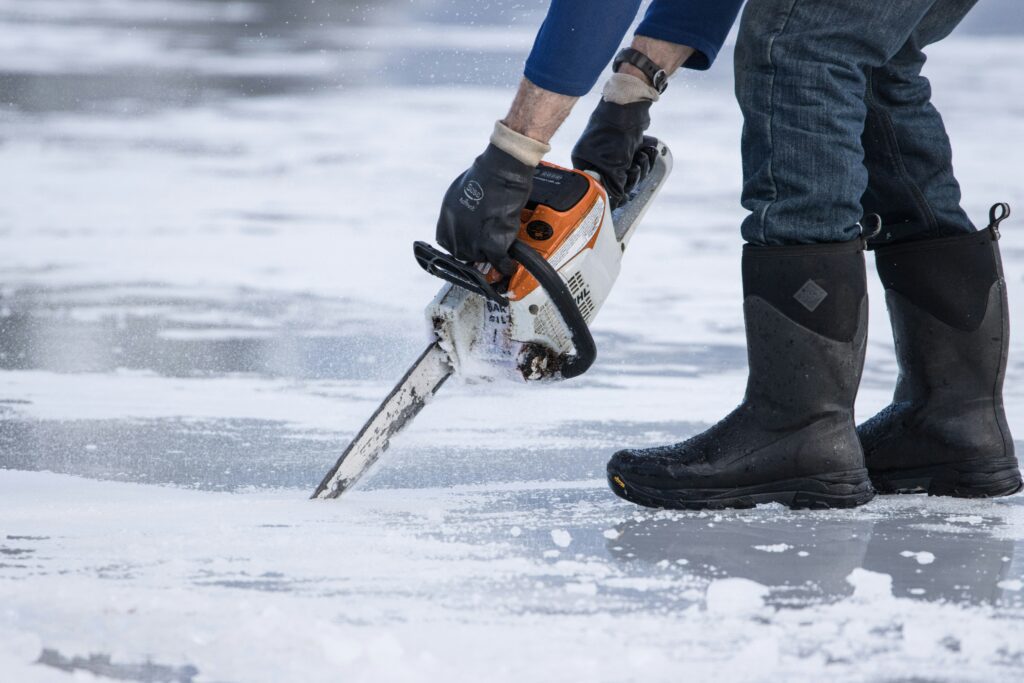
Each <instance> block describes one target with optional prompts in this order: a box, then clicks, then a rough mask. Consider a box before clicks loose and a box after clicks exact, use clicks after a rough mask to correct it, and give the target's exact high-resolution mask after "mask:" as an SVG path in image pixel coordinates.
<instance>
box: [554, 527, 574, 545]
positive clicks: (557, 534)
mask: <svg viewBox="0 0 1024 683" xmlns="http://www.w3.org/2000/svg"><path fill="white" fill-rule="evenodd" d="M551 541H552V542H553V543H554V544H555V545H557V546H558V547H559V548H568V547H569V545H570V544H571V543H572V534H570V533H569V532H568V531H566V530H565V529H552V530H551Z"/></svg>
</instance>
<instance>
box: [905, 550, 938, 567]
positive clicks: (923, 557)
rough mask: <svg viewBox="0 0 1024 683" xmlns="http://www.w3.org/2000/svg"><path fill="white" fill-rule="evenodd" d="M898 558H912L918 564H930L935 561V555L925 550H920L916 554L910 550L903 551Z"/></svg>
mask: <svg viewBox="0 0 1024 683" xmlns="http://www.w3.org/2000/svg"><path fill="white" fill-rule="evenodd" d="M900 557H912V558H914V559H915V560H917V563H918V564H931V563H932V562H934V561H935V555H934V554H933V553H930V552H928V551H927V550H922V551H920V552H916V553H915V552H913V551H911V550H904V551H903V552H901V553H900Z"/></svg>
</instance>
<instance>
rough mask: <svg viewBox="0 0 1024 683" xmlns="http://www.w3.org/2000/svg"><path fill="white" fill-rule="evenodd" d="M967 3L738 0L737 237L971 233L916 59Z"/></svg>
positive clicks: (839, 238) (887, 237)
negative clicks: (742, 5) (868, 226)
mask: <svg viewBox="0 0 1024 683" xmlns="http://www.w3.org/2000/svg"><path fill="white" fill-rule="evenodd" d="M976 3H977V0H749V2H748V3H747V7H746V9H745V10H744V12H743V19H742V21H741V24H740V33H739V40H738V42H737V45H736V97H737V99H738V100H739V103H740V108H741V109H742V110H743V117H744V125H743V206H744V207H745V208H746V209H748V210H749V211H750V212H751V213H750V215H749V216H748V217H747V218H746V220H745V221H744V222H743V228H742V232H743V238H744V239H745V240H746V241H747V242H750V243H752V244H757V245H785V244H807V243H820V242H845V241H848V240H852V239H855V238H857V237H858V236H859V235H860V232H861V228H860V225H859V223H860V221H861V219H862V217H863V216H864V215H865V214H869V213H877V214H879V215H880V216H881V217H882V220H883V230H882V233H881V235H880V236H879V239H880V240H882V241H889V242H891V241H901V240H906V239H921V238H927V237H939V236H945V235H951V234H958V233H963V232H970V231H973V230H974V229H975V228H974V226H973V225H972V224H971V221H970V220H969V219H968V218H967V215H966V214H965V213H964V211H963V209H962V208H961V207H960V186H959V184H958V183H957V181H956V178H955V177H954V175H953V166H952V152H951V150H950V146H949V137H948V136H947V135H946V130H945V127H944V126H943V123H942V118H941V117H940V116H939V113H938V111H936V109H935V107H933V106H932V104H931V86H930V84H929V83H928V79H926V78H925V77H924V76H922V75H921V67H922V66H923V65H924V61H925V55H924V53H923V52H922V49H923V48H924V47H925V46H927V45H929V44H931V43H934V42H936V41H939V40H941V39H942V38H945V37H946V36H947V35H949V34H950V32H951V31H952V30H953V29H954V28H955V27H956V26H957V24H959V23H960V21H961V20H962V19H963V18H964V16H965V15H966V14H967V12H969V11H970V10H971V8H972V7H973V6H974V5H975V4H976Z"/></svg>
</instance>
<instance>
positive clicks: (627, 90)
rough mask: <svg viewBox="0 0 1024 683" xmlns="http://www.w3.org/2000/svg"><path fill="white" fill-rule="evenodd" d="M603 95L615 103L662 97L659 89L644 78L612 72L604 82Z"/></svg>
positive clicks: (644, 100) (649, 100)
mask: <svg viewBox="0 0 1024 683" xmlns="http://www.w3.org/2000/svg"><path fill="white" fill-rule="evenodd" d="M601 97H602V99H604V101H605V102H613V103H614V104H633V103H634V102H657V101H658V98H659V97H661V95H660V93H659V92H658V91H657V89H655V88H653V87H651V86H649V85H647V83H645V82H644V81H643V79H640V78H637V77H636V76H633V75H631V74H622V73H617V74H612V75H611V78H609V79H608V80H607V81H606V82H605V84H604V90H603V91H602V92H601Z"/></svg>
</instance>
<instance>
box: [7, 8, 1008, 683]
mask: <svg viewBox="0 0 1024 683" xmlns="http://www.w3.org/2000/svg"><path fill="white" fill-rule="evenodd" d="M370 4H372V5H373V7H370V6H369V5H370ZM370 4H366V3H362V4H360V5H359V7H356V5H349V4H345V3H323V2H318V3H313V4H310V3H308V2H305V1H302V2H298V1H296V2H291V1H289V0H280V2H275V3H269V2H228V3H224V2H203V1H201V0H189V1H187V2H180V3H178V2H175V3H171V2H167V1H166V0H131V1H129V0H102V1H101V2H83V1H82V0H65V1H62V2H57V1H56V0H46V1H45V2H44V1H42V0H40V1H38V2H32V3H26V2H15V1H12V0H0V36H2V37H3V40H0V70H2V71H0V78H2V79H4V82H10V83H11V84H13V86H12V87H10V88H7V89H6V90H5V92H7V93H8V99H9V100H10V104H9V105H7V104H6V103H5V107H4V109H3V111H2V112H0V140H2V144H0V175H2V179H3V182H4V189H5V196H6V197H7V198H8V199H9V201H6V202H4V203H3V204H2V206H0V282H2V283H3V284H2V285H0V368H2V370H0V673H2V675H0V678H2V679H3V680H4V681H6V680H13V681H19V682H20V681H26V682H28V683H32V682H34V681H64V680H109V679H110V678H111V676H109V675H106V674H104V676H103V677H100V676H98V675H97V676H94V675H93V674H92V673H89V672H90V671H91V670H93V669H97V667H99V668H102V667H104V666H106V667H107V670H108V671H112V672H113V673H115V674H124V673H125V672H129V671H132V670H134V669H133V668H132V667H143V666H146V665H147V663H148V665H149V666H152V667H158V669H159V671H162V672H172V673H173V675H176V676H178V677H179V678H186V679H187V677H191V678H192V679H193V680H194V681H195V683H201V682H202V681H257V682H258V681H282V680H301V681H321V680H322V681H334V680H339V679H344V680H346V681H355V682H358V681H373V682H378V681H403V682H404V681H436V680H446V681H453V682H455V683H457V682H459V681H481V680H484V681H493V682H495V683H502V682H504V681H524V680H529V681H548V680H551V681H555V680H557V681H566V680H572V681H575V680H588V681H595V682H600V681H614V682H616V683H619V682H622V681H631V680H643V681H678V680H682V679H686V680H695V681H704V680H722V679H730V678H732V679H741V680H747V681H778V680H818V679H821V678H828V679H830V680H835V681H839V682H843V681H863V680H901V679H902V680H907V679H929V680H931V679H936V680H957V681H986V682H988V681H1003V680H1005V681H1016V680H1020V679H1021V678H1022V676H1024V589H1022V585H1024V583H1022V582H1024V497H1021V496H1017V497H1013V498H1010V499H1003V500H992V501H989V500H949V499H936V498H925V497H913V496H906V497H887V498H880V499H877V500H876V501H874V502H872V503H871V504H870V505H868V506H866V507H864V508H860V509H857V510H852V511H845V510H844V511H823V512H801V513H793V512H790V511H788V510H786V509H784V508H782V507H780V506H761V507H758V508H757V509H755V510H749V511H728V512H720V513H688V512H685V513H684V512H678V513H677V512H664V511H648V510H642V509H639V508H636V507H634V506H631V505H629V504H626V503H624V502H622V501H620V500H618V499H617V498H615V497H614V496H612V495H611V493H610V492H609V491H608V490H607V487H606V484H605V482H604V464H605V462H606V461H607V458H608V456H609V455H610V454H611V453H612V452H613V451H614V450H616V449H618V448H621V447H623V446H624V445H631V446H633V445H635V446H644V445H654V444H659V443H665V442H668V441H672V440H678V439H681V438H685V437H686V436H688V435H690V434H693V433H695V432H696V431H698V430H700V429H702V428H703V427H704V426H706V424H708V423H711V422H714V421H716V420H717V419H719V418H720V417H721V416H722V415H723V414H725V413H726V412H727V411H728V410H730V409H731V408H732V407H733V405H735V402H736V401H737V400H738V399H739V398H740V397H741V395H742V392H743V385H744V380H745V376H746V369H745V352H744V348H743V335H742V317H741V308H740V296H741V289H740V282H739V277H738V275H739V254H740V249H739V246H740V245H739V237H738V230H737V225H738V223H739V221H740V220H741V219H742V216H743V211H742V208H741V207H740V206H739V203H738V190H739V178H740V168H739V155H738V151H737V143H738V139H739V133H740V119H739V115H738V112H737V110H736V105H735V102H734V101H733V97H732V93H731V83H730V80H729V68H730V64H729V63H728V55H727V54H724V55H723V57H722V62H721V63H720V64H719V65H718V66H717V67H716V69H715V70H713V71H712V72H710V73H708V74H706V75H704V74H685V75H683V76H680V77H679V78H677V79H676V80H675V81H674V82H673V87H672V89H671V90H670V91H669V93H668V94H667V95H666V97H665V98H664V99H663V100H662V101H661V102H659V104H658V109H657V112H656V117H655V127H654V132H656V133H660V134H664V136H665V137H666V138H668V142H669V144H670V145H671V146H672V149H673V153H674V156H675V159H676V168H675V171H674V174H673V176H672V177H671V178H670V180H669V182H668V183H667V185H666V187H665V189H664V191H663V193H662V194H661V196H660V197H659V199H658V201H657V202H656V203H655V204H654V206H652V208H651V211H650V213H649V215H648V217H647V219H646V220H645V222H644V224H643V225H642V226H641V228H640V229H639V232H638V235H637V239H635V240H633V241H632V242H631V244H630V248H629V251H628V252H627V253H626V255H625V257H624V261H623V271H622V274H621V276H620V279H619V281H618V284H617V286H616V288H615V290H614V292H613V293H612V295H611V297H610V298H609V300H608V301H607V302H606V304H605V306H604V308H603V309H602V311H601V315H600V316H599V318H598V319H597V321H596V323H595V326H594V332H595V335H596V337H597V341H598V346H599V359H598V362H597V364H596V366H595V367H594V368H593V369H592V370H591V371H589V372H588V373H587V374H586V375H585V376H584V377H582V378H580V379H579V380H576V381H573V382H567V383H563V384H552V385H545V386H539V387H522V386H514V385H509V384H503V383H492V384H485V385H476V386H467V385H464V384H459V383H456V382H451V383H450V384H449V385H446V386H445V387H444V389H443V391H442V392H441V393H439V395H438V396H437V398H436V400H434V401H432V402H431V404H430V405H429V406H428V407H427V408H426V409H425V410H424V412H423V414H421V415H420V416H419V417H418V418H417V419H416V421H415V423H414V424H413V426H412V427H411V428H410V429H409V430H408V431H407V432H406V433H404V434H403V435H402V436H401V437H399V438H397V439H395V442H394V444H393V447H392V450H391V451H390V452H389V453H388V455H387V456H386V458H385V459H384V460H383V461H382V462H381V464H380V466H379V467H378V469H377V470H376V471H375V472H374V473H372V476H371V477H369V478H368V479H367V480H366V481H365V482H364V483H363V484H362V485H361V486H360V487H359V488H358V489H357V490H355V491H353V492H351V493H349V494H346V495H345V497H344V498H343V499H341V500H339V501H330V502H326V501H317V502H312V501H309V500H307V497H308V495H309V494H310V493H311V491H312V488H313V486H314V485H315V483H316V481H317V480H318V479H319V477H320V476H322V474H323V472H324V471H325V469H326V467H327V466H328V465H329V464H330V463H331V462H332V461H333V459H334V458H335V457H336V456H337V454H338V453H339V452H340V450H341V448H343V447H344V445H345V444H346V443H347V441H348V440H349V439H350V438H351V437H352V435H353V433H354V432H355V430H357V429H358V428H359V427H360V426H361V425H362V423H363V422H364V421H365V420H366V418H367V417H368V416H369V415H370V413H371V412H372V411H373V409H374V408H375V407H376V405H377V404H378V402H379V400H380V399H381V398H382V397H383V396H384V395H385V394H386V393H387V391H388V390H389V389H390V388H391V386H392V385H393V383H394V381H395V380H396V379H397V378H398V377H399V376H400V375H401V373H402V372H403V371H404V370H405V369H406V367H408V365H409V363H410V362H411V361H412V360H413V359H414V358H415V357H416V356H417V354H418V353H419V352H420V351H421V350H422V348H423V346H424V343H425V339H426V333H425V330H424V323H423V311H422V309H423V306H424V305H425V304H426V303H427V302H428V301H429V300H430V298H431V297H432V296H433V295H434V293H435V292H436V291H437V288H438V283H437V281H436V280H434V279H432V278H430V277H429V276H427V275H425V274H424V273H422V271H420V270H419V269H418V268H417V267H416V266H415V265H414V264H413V263H412V259H411V255H410V253H409V251H410V250H409V245H410V242H411V241H412V240H414V239H425V238H427V239H429V238H430V237H431V234H432V230H433V222H434V220H435V218H436V210H437V202H438V201H439V198H440V196H441V194H442V193H443V191H444V189H445V188H446V187H447V185H448V183H449V182H450V181H451V178H452V177H453V176H454V175H455V174H456V173H458V172H459V171H461V170H462V167H463V166H464V165H465V163H467V162H468V160H469V159H471V158H472V157H473V156H475V155H476V154H478V153H479V151H480V148H481V146H482V144H483V143H482V141H483V140H485V139H486V136H487V135H488V133H489V130H490V127H491V125H492V122H493V120H494V119H496V118H498V117H499V116H501V115H502V113H503V112H504V107H506V106H507V100H508V96H509V90H508V85H510V84H511V83H513V82H514V80H515V78H516V76H517V74H518V68H519V64H521V59H522V55H523V52H524V51H525V50H526V49H527V48H528V45H529V40H530V37H531V36H532V31H533V27H534V26H535V22H534V19H535V18H536V15H537V12H538V11H542V10H543V4H544V3H543V2H541V1H540V0H538V1H537V2H533V3H526V5H528V7H526V8H525V9H522V10H520V8H518V7H517V8H516V9H515V11H512V10H509V11H508V12H506V14H505V15H503V16H498V15H494V16H492V17H491V19H492V21H493V23H490V24H487V25H486V26H482V25H480V24H479V23H472V22H475V21H476V20H475V19H466V17H476V16H478V13H485V14H486V13H487V12H489V11H491V10H488V9H481V7H482V5H481V4H480V3H477V2H474V1H472V0H445V2H443V3H389V2H381V3H370ZM493 11H495V12H497V11H499V10H493ZM501 11H504V10H501ZM330 12H334V13H335V18H333V19H332V18H331V17H328V16H327V13H330ZM431 12H437V13H441V14H442V15H444V18H446V19H447V22H445V21H440V20H435V18H431V17H433V16H434V15H432V14H431ZM445 12H453V13H456V14H458V13H461V15H459V16H455V15H445V14H444V13H445ZM362 13H365V14H366V16H367V18H365V20H364V19H361V18H360V19H358V20H356V18H354V17H356V15H359V16H360V17H361V16H362ZM510 14H514V15H515V17H514V20H513V19H512V18H509V15H510ZM302 17H307V18H306V19H305V20H304V19H302ZM337 17H342V18H341V19H338V18H337ZM284 21H287V22H288V23H287V27H291V28H287V27H286V26H285V24H284ZM510 21H512V23H514V24H515V25H514V26H513V28H511V29H509V28H508V27H507V24H508V23H509V22H510ZM530 22H533V23H530ZM183 27H184V28H183ZM183 33H184V34H187V35H189V36H190V38H189V40H182V39H181V36H182V35H183ZM257 36H261V37H257ZM726 52H727V51H726ZM1022 58H1024V46H1022V43H1021V41H1020V39H1019V37H1005V36H1003V37H986V38H984V39H982V38H978V37H973V36H961V37H954V38H953V39H950V40H949V41H948V42H946V43H943V44H942V45H941V46H938V47H936V48H935V49H934V50H932V52H931V54H930V59H929V63H928V67H927V71H928V73H929V74H930V75H932V76H933V80H934V83H935V92H936V101H937V103H938V105H939V107H940V109H941V110H942V111H943V114H944V117H945V120H946V121H947V123H948V125H949V128H950V131H951V134H952V136H953V139H954V142H955V145H956V160H957V171H958V175H959V177H960V178H961V181H962V183H963V186H964V202H965V206H966V208H967V209H968V210H969V211H970V213H971V215H972V216H975V217H976V220H978V221H982V220H983V219H984V216H985V215H987V208H988V205H989V203H991V202H993V201H996V200H1005V201H1009V202H1010V203H1011V204H1014V205H1015V206H1018V207H1019V206H1024V194H1022V190H1021V187H1020V183H1019V174H1015V173H1013V172H1012V171H1013V168H1014V167H1013V166H1012V164H1013V163H1015V162H1014V156H1013V154H1010V153H1009V152H1010V151H1011V148H1012V147H1011V146H1010V144H1009V143H1010V142H1012V141H1015V140H1019V139H1021V137H1022V136H1024V113H1022V112H1024V88H1021V87H1014V85H1015V84H1019V83H1020V70H1019V66H1018V65H1019V63H1020V61H1021V59H1022ZM460 60H462V61H460ZM453 63H454V64H462V65H464V66H465V65H468V68H466V69H464V70H463V71H461V72H459V73H457V74H454V75H452V74H447V75H446V73H445V72H447V71H451V69H449V68H447V65H448V64H453ZM432 72H436V73H432ZM112 95H113V96H112ZM594 101H595V99H594V97H590V98H587V99H585V100H584V101H583V102H582V103H581V104H580V106H579V108H578V109H577V111H576V112H575V113H574V114H573V116H572V117H571V118H570V120H569V122H568V123H567V124H566V128H565V131H564V132H563V133H560V134H559V135H558V136H557V137H556V138H555V140H554V149H553V152H552V155H551V158H552V159H554V160H562V161H565V160H567V159H568V157H569V150H570V148H571V146H572V142H573V139H574V137H575V135H576V134H577V133H578V132H579V131H580V130H581V129H582V127H583V125H584V123H585V121H586V117H587V115H588V113H589V109H590V108H591V107H592V105H593V104H594ZM979 102H985V103H989V105H988V106H985V107H984V111H982V112H980V113H979V108H978V103H979ZM993 103H995V104H993ZM1016 226H1017V224H1016V223H1015V222H1014V219H1011V220H1010V221H1008V222H1007V223H1006V224H1005V225H1004V228H1005V229H1004V232H1003V234H1004V237H1003V239H1002V242H1001V248H1002V249H1003V253H1004V256H1005V258H1006V277H1007V281H1008V283H1009V288H1010V301H1011V317H1012V318H1013V321H1012V322H1011V327H1013V328H1014V329H1020V327H1021V326H1020V325H1019V324H1018V323H1019V322H1020V320H1019V318H1020V315H1021V311H1022V309H1021V303H1020V302H1021V301H1024V298H1021V297H1020V296H1017V295H1015V292H1017V293H1018V294H1019V293H1020V292H1018V290H1021V291H1022V292H1024V289H1021V288H1022V286H1024V230H1021V229H1019V228H1018V227H1016ZM868 271H869V278H870V296H871V302H872V308H871V329H870V338H869V350H868V360H867V364H866V370H865V378H864V383H863V385H862V388H861V392H860V394H859V398H858V415H859V416H861V417H864V416H867V415H870V414H871V413H872V412H873V411H874V410H876V409H878V408H880V407H881V406H883V405H885V404H886V403H887V402H888V400H889V398H890V396H891V392H892V388H893V383H894V379H895V374H896V368H895V360H894V356H893V352H892V347H891V338H890V334H889V332H890V331H889V326H888V321H887V317H886V312H885V309H884V306H883V305H882V301H883V296H882V291H881V288H880V285H879V283H878V281H877V278H876V276H875V275H874V272H873V268H871V266H870V259H869V267H868ZM1022 353H1024V335H1019V334H1018V335H1015V336H1014V337H1013V341H1012V349H1011V354H1010V367H1009V371H1008V378H1007V383H1006V404H1007V409H1008V413H1009V418H1010V422H1011V426H1012V428H1013V430H1014V431H1015V433H1017V434H1018V436H1019V435H1020V434H1024V421H1022V419H1021V416H1022V415H1024V381H1022V379H1024V364H1022V362H1021V361H1020V360H1019V359H1020V358H1024V356H1022ZM46 653H49V654H46ZM40 661H42V662H43V663H37V662H40ZM103 662H107V664H103ZM58 665H62V666H65V667H67V666H72V668H77V671H76V672H75V673H73V674H72V673H67V672H65V671H62V670H60V669H59V668H58ZM89 667H92V669H90V668H89ZM192 671H194V672H196V673H189V672H192ZM168 675H170V674H168Z"/></svg>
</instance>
